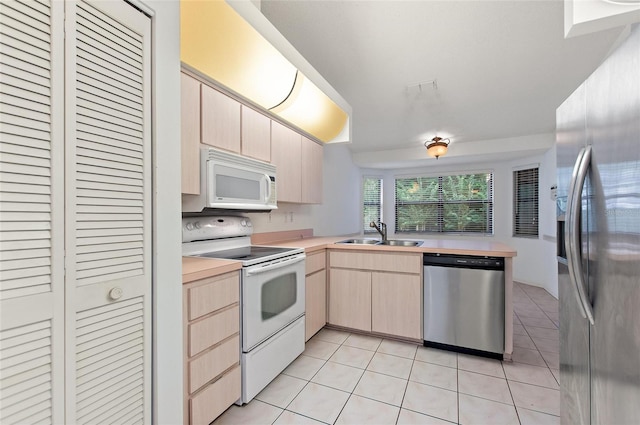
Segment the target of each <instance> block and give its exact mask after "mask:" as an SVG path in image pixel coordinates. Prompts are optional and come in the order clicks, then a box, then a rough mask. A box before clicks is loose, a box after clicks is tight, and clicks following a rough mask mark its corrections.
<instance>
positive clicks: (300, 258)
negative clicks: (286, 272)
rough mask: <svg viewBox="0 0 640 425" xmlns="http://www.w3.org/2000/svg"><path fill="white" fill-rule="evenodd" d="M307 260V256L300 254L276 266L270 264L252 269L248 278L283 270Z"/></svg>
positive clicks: (249, 269) (248, 270) (248, 272)
mask: <svg viewBox="0 0 640 425" xmlns="http://www.w3.org/2000/svg"><path fill="white" fill-rule="evenodd" d="M305 258H307V256H306V255H305V254H300V255H296V256H295V257H291V258H290V259H286V260H283V261H279V262H277V263H275V264H269V265H268V266H262V267H260V266H257V267H250V268H248V269H247V276H251V275H254V274H260V273H266V272H268V271H271V270H275V269H281V268H283V267H286V266H290V265H292V264H295V263H299V262H300V261H304V259H305Z"/></svg>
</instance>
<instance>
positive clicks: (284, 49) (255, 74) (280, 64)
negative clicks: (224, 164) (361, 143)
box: [180, 0, 351, 143]
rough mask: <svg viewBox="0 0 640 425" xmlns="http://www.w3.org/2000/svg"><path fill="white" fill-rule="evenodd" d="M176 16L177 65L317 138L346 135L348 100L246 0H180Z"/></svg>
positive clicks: (333, 140)
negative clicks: (177, 28) (179, 63)
mask: <svg viewBox="0 0 640 425" xmlns="http://www.w3.org/2000/svg"><path fill="white" fill-rule="evenodd" d="M180 21H181V22H180V26H181V30H180V31H181V34H180V50H181V53H180V55H181V60H182V63H183V65H186V66H187V67H190V68H191V69H193V70H194V71H196V72H198V73H199V74H202V75H203V76H205V77H207V78H210V79H212V80H213V81H215V82H216V83H217V84H219V85H221V86H223V87H224V88H226V89H228V90H230V91H231V92H233V93H235V94H237V95H239V96H241V97H243V98H245V99H247V100H249V101H250V102H252V103H253V104H255V105H257V106H259V107H261V108H263V109H264V110H267V111H269V112H271V113H272V114H273V115H274V116H276V117H279V118H280V119H281V120H284V121H286V122H288V123H290V124H292V125H294V126H295V127H298V128H299V129H301V130H303V131H304V132H306V133H308V134H309V135H311V136H313V137H314V138H316V139H317V140H319V141H322V142H324V143H337V142H350V141H351V129H350V114H351V106H350V105H349V104H348V103H347V102H346V101H345V100H344V99H343V98H342V97H341V96H340V95H339V94H338V92H336V91H335V90H334V89H333V88H332V87H331V86H330V85H329V84H328V83H327V82H326V80H324V78H322V76H321V75H320V74H319V73H318V72H317V71H315V69H313V67H312V66H311V65H310V64H309V63H308V62H307V61H306V60H305V59H304V58H303V57H302V56H301V55H300V54H299V53H298V52H297V51H296V50H295V49H294V48H293V46H291V44H290V43H289V42H288V41H287V40H286V39H285V38H284V37H283V36H282V35H281V34H280V33H279V32H278V31H277V30H276V29H275V27H274V26H273V25H272V24H271V23H270V22H269V21H268V20H267V19H266V18H265V17H264V15H262V13H260V11H259V10H258V9H257V7H256V6H255V5H253V4H252V3H251V2H249V1H235V2H231V3H227V2H225V1H193V0H181V2H180ZM276 46H277V47H276Z"/></svg>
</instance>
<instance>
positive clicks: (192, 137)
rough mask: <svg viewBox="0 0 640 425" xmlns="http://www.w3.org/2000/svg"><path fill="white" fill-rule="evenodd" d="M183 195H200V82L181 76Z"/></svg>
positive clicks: (184, 75) (185, 75) (183, 74)
mask: <svg viewBox="0 0 640 425" xmlns="http://www.w3.org/2000/svg"><path fill="white" fill-rule="evenodd" d="M180 146H181V149H180V151H181V155H182V160H181V164H182V193H188V194H191V195H199V194H200V155H199V147H200V82H199V81H198V80H196V79H195V78H191V77H190V76H188V75H187V74H185V73H182V74H181V75H180Z"/></svg>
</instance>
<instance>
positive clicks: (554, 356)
mask: <svg viewBox="0 0 640 425" xmlns="http://www.w3.org/2000/svg"><path fill="white" fill-rule="evenodd" d="M540 355H541V356H542V358H543V359H544V361H545V362H546V363H547V366H549V368H550V369H560V354H558V353H550V352H548V351H540Z"/></svg>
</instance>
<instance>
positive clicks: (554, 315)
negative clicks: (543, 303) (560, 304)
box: [544, 311, 560, 320]
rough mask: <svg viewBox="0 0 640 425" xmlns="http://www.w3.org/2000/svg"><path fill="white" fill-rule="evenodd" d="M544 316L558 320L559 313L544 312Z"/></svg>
mask: <svg viewBox="0 0 640 425" xmlns="http://www.w3.org/2000/svg"><path fill="white" fill-rule="evenodd" d="M544 314H546V315H547V317H548V318H549V319H551V320H560V313H558V312H550V311H545V312H544Z"/></svg>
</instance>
